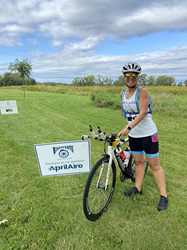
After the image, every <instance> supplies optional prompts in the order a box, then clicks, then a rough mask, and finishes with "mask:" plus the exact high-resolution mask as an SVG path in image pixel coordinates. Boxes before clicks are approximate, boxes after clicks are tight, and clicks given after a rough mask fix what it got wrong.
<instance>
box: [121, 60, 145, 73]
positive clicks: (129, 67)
mask: <svg viewBox="0 0 187 250" xmlns="http://www.w3.org/2000/svg"><path fill="white" fill-rule="evenodd" d="M127 72H134V73H137V74H140V73H141V67H140V65H139V64H137V63H135V62H129V63H128V64H125V65H124V66H123V69H122V73H123V74H126V73H127Z"/></svg>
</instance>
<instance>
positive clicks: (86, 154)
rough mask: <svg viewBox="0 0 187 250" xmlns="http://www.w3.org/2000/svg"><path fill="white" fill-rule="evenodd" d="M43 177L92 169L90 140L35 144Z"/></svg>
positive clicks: (84, 171)
mask: <svg viewBox="0 0 187 250" xmlns="http://www.w3.org/2000/svg"><path fill="white" fill-rule="evenodd" d="M34 147H35V152H36V156H37V159H38V165H39V168H40V174H41V176H42V177H45V176H52V175H68V174H80V173H88V172H90V171H91V161H90V159H91V157H90V141H89V140H85V141H70V142H58V143H49V144H38V145H34Z"/></svg>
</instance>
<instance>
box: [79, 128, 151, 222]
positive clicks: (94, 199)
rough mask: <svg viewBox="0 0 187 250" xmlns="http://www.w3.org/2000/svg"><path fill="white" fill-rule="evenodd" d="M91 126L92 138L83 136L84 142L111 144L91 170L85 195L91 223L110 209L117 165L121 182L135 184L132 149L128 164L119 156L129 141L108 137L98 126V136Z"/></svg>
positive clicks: (86, 210) (115, 136)
mask: <svg viewBox="0 0 187 250" xmlns="http://www.w3.org/2000/svg"><path fill="white" fill-rule="evenodd" d="M89 126H90V133H91V136H88V135H83V136H82V140H85V139H88V138H94V139H96V140H98V141H104V142H105V144H106V143H109V145H108V150H107V152H106V149H105V144H104V152H105V153H104V154H103V155H102V156H103V157H102V158H101V159H100V160H98V161H97V163H96V164H95V165H94V167H93V169H92V170H91V172H90V174H89V176H88V179H87V182H86V185H85V189H84V195H83V210H84V214H85V216H86V218H87V219H88V220H90V221H96V220H97V219H99V217H100V216H101V215H102V213H103V212H105V211H106V208H107V207H108V205H109V203H110V201H111V199H112V196H113V193H114V189H115V184H116V165H117V166H118V167H119V169H120V180H121V181H122V182H124V181H125V180H127V179H131V181H132V182H135V161H134V159H133V157H132V154H131V152H130V148H129V147H127V148H126V149H125V150H126V151H129V153H130V154H129V155H130V157H129V161H128V164H126V163H125V162H124V161H123V160H122V158H121V157H120V155H119V149H120V147H121V146H122V145H125V144H126V143H127V142H128V141H129V139H128V138H126V139H120V138H119V137H117V134H111V135H106V133H105V132H103V131H101V129H100V127H99V126H98V135H96V134H95V132H94V130H93V129H92V126H91V125H89ZM144 165H145V170H144V177H145V175H146V173H147V169H148V162H147V160H145V164H144Z"/></svg>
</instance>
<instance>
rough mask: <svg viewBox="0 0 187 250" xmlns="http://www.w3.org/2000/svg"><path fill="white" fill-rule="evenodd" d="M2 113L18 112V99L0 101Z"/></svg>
mask: <svg viewBox="0 0 187 250" xmlns="http://www.w3.org/2000/svg"><path fill="white" fill-rule="evenodd" d="M0 108H1V114H2V115H5V114H17V113H18V109H17V104H16V101H15V100H14V101H0Z"/></svg>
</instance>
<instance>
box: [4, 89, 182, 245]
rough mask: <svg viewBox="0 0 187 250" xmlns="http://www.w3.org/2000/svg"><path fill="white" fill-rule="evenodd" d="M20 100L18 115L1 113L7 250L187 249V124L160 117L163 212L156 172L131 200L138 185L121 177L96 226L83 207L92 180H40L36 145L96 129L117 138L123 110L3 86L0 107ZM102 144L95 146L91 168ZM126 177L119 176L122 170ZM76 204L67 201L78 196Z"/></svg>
mask: <svg viewBox="0 0 187 250" xmlns="http://www.w3.org/2000/svg"><path fill="white" fill-rule="evenodd" d="M2 100H16V101H17V105H18V112H19V113H18V114H15V115H0V143H1V144H0V145H1V150H0V221H1V220H3V219H6V220H8V223H6V224H1V225H0V249H2V250H8V249H47V250H48V249H49V250H52V249H59V250H60V249H96V250H97V249H186V246H187V211H186V207H187V191H186V190H187V154H186V148H187V142H186V130H187V124H186V120H185V119H182V118H180V117H178V118H173V117H172V116H167V115H165V114H162V112H161V113H160V114H158V112H157V113H156V114H153V119H154V121H155V123H156V125H157V127H158V131H159V132H158V136H159V141H160V159H161V165H162V166H163V168H164V171H165V176H166V184H167V192H168V195H169V206H168V209H167V211H162V212H158V211H157V209H156V208H157V205H158V202H159V191H158V188H157V186H156V184H155V181H154V179H153V176H152V173H151V170H150V169H148V173H147V176H146V178H145V179H144V183H143V194H142V196H137V197H131V198H128V197H124V195H123V191H124V190H126V189H129V188H132V187H133V183H132V182H131V181H130V180H127V181H126V182H124V183H122V182H120V180H119V178H118V179H117V183H116V189H115V192H114V196H113V199H112V201H111V203H110V205H109V207H108V210H107V211H106V213H104V214H103V216H102V217H101V218H100V219H99V220H98V221H96V222H90V221H88V220H87V219H86V218H85V216H84V214H83V209H82V195H83V190H84V185H85V183H86V179H87V176H88V175H87V174H82V175H71V176H59V177H40V173H39V167H38V164H37V159H36V155H35V151H34V144H41V143H50V142H61V141H74V140H80V139H81V135H82V134H89V126H88V125H89V124H91V125H92V126H93V127H94V128H95V130H97V125H100V126H101V129H102V130H104V131H106V132H107V133H108V134H109V133H117V132H118V131H120V130H121V129H122V128H123V127H124V125H125V120H124V118H122V116H121V112H120V111H119V110H112V109H107V108H106V109H105V108H96V107H95V106H94V104H93V103H92V101H91V99H90V96H88V95H85V96H83V95H78V94H77V95H76V94H66V93H65V94H57V93H44V92H27V91H26V99H23V92H22V91H21V90H18V89H2V88H0V101H2ZM102 153H103V143H102V142H101V143H100V142H97V141H91V157H92V166H93V165H94V163H95V162H96V161H97V160H98V159H99V158H100V157H101V155H102ZM118 176H119V171H118ZM79 194H80V196H78V197H76V198H69V199H65V198H60V196H71V195H79Z"/></svg>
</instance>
